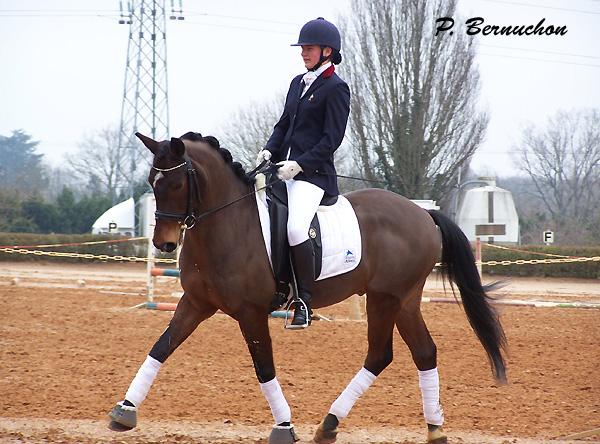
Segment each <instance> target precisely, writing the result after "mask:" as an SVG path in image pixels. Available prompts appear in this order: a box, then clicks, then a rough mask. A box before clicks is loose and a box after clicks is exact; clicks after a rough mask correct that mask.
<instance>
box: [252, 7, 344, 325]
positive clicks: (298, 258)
mask: <svg viewBox="0 0 600 444" xmlns="http://www.w3.org/2000/svg"><path fill="white" fill-rule="evenodd" d="M291 46H301V47H302V53H301V55H302V59H303V61H304V66H305V67H306V69H307V70H308V71H307V72H306V73H305V74H303V75H302V74H301V75H298V76H296V77H295V78H294V79H293V80H292V83H291V84H290V88H289V91H288V94H287V97H286V100H285V106H284V110H283V113H282V115H281V118H280V119H279V121H278V122H277V124H276V125H275V127H274V130H273V134H272V135H271V137H270V138H269V140H268V141H267V144H266V146H265V149H263V150H262V151H261V152H260V153H259V154H258V158H257V162H258V163H260V162H262V161H264V160H272V161H273V162H276V163H277V165H278V166H279V169H278V171H277V176H278V177H279V178H280V179H282V180H284V181H285V184H286V188H287V193H288V209H289V216H288V225H287V233H288V241H289V244H290V247H291V248H290V249H291V256H292V266H293V268H294V275H295V277H296V283H297V285H298V296H299V298H300V299H301V300H298V301H296V304H295V307H294V308H295V309H294V318H293V320H292V324H291V325H292V327H293V328H294V327H295V328H303V327H306V326H308V325H310V321H311V315H312V311H311V309H310V300H311V294H312V288H313V283H314V281H315V279H316V276H315V257H314V251H313V247H312V242H311V240H310V239H309V234H308V232H309V228H310V222H311V221H312V219H313V217H314V215H315V213H316V212H317V208H318V206H319V204H320V203H321V201H322V199H323V197H324V196H326V197H331V196H337V195H338V194H339V190H338V187H337V179H336V171H335V166H334V164H333V153H334V152H335V150H336V149H337V148H338V147H339V146H340V144H341V143H342V139H343V138H344V132H345V130H346V124H347V122H348V114H349V113H350V89H349V88H348V85H347V84H346V82H344V81H343V80H342V79H341V78H340V77H338V76H337V74H335V67H334V64H335V65H337V64H339V63H340V62H341V61H342V56H341V54H340V49H341V38H340V33H339V31H338V29H337V28H336V27H335V25H334V24H333V23H330V22H328V21H327V20H325V19H323V17H319V18H317V19H315V20H311V21H309V22H308V23H306V24H305V25H304V26H303V27H302V29H301V30H300V36H299V38H298V43H294V44H292V45H291Z"/></svg>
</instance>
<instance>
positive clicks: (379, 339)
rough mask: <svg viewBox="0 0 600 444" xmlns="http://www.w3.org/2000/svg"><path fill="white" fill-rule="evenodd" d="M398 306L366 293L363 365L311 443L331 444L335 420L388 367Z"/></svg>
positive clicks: (393, 300) (383, 295) (394, 299)
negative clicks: (366, 319) (365, 355)
mask: <svg viewBox="0 0 600 444" xmlns="http://www.w3.org/2000/svg"><path fill="white" fill-rule="evenodd" d="M399 306H400V299H398V298H397V297H396V296H394V295H391V294H386V293H375V292H369V293H368V296H367V318H368V339H369V349H368V351H367V358H366V359H365V364H364V366H363V368H361V369H360V371H359V372H358V373H357V374H356V375H355V376H354V378H352V380H351V381H350V383H349V384H348V386H347V387H346V388H345V389H344V391H343V392H342V394H341V395H340V396H339V397H338V398H337V399H336V400H335V401H334V403H333V404H332V405H331V408H330V409H329V413H328V414H327V416H326V417H325V419H324V420H323V422H321V424H320V425H319V427H318V429H317V431H316V433H315V437H314V442H316V443H320V444H328V443H333V442H335V440H336V436H337V426H338V424H339V421H340V420H342V419H343V418H345V417H346V416H348V414H349V413H350V410H351V409H352V407H353V406H354V404H355V403H356V401H357V400H358V398H359V397H360V396H361V395H362V394H363V393H364V392H366V391H367V389H368V388H369V387H370V386H371V384H372V383H373V382H374V381H375V379H376V378H377V376H379V374H380V373H381V372H382V371H383V370H384V369H385V368H386V367H387V366H388V365H390V364H391V362H392V359H393V343H392V337H393V332H394V323H395V320H396V313H397V312H398V309H399Z"/></svg>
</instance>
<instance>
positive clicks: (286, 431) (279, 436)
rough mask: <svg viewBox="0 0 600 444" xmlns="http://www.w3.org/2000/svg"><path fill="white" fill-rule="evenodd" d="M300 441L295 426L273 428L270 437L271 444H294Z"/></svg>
mask: <svg viewBox="0 0 600 444" xmlns="http://www.w3.org/2000/svg"><path fill="white" fill-rule="evenodd" d="M296 441H300V438H298V436H297V435H296V432H295V431H294V426H293V425H289V426H277V425H276V426H273V430H271V434H270V435H269V444H293V443H295V442H296Z"/></svg>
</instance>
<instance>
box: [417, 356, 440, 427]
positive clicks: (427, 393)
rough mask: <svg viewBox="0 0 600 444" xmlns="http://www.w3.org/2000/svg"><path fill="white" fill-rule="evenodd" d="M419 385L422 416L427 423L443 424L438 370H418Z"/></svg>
mask: <svg viewBox="0 0 600 444" xmlns="http://www.w3.org/2000/svg"><path fill="white" fill-rule="evenodd" d="M419 387H420V388H421V396H422V398H423V416H425V422H426V423H427V424H433V425H437V426H441V425H443V424H444V411H443V410H442V406H441V404H440V377H439V375H438V370H437V367H436V368H432V369H431V370H425V371H420V370H419Z"/></svg>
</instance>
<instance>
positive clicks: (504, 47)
mask: <svg viewBox="0 0 600 444" xmlns="http://www.w3.org/2000/svg"><path fill="white" fill-rule="evenodd" d="M598 1H600V0H598ZM479 46H485V47H487V48H499V49H511V50H515V51H526V52H539V53H543V54H556V55H564V56H572V57H583V58H587V59H600V56H591V55H585V54H573V53H570V52H558V51H544V50H541V49H526V48H515V47H511V46H500V45H488V44H487V43H480V44H479Z"/></svg>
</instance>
